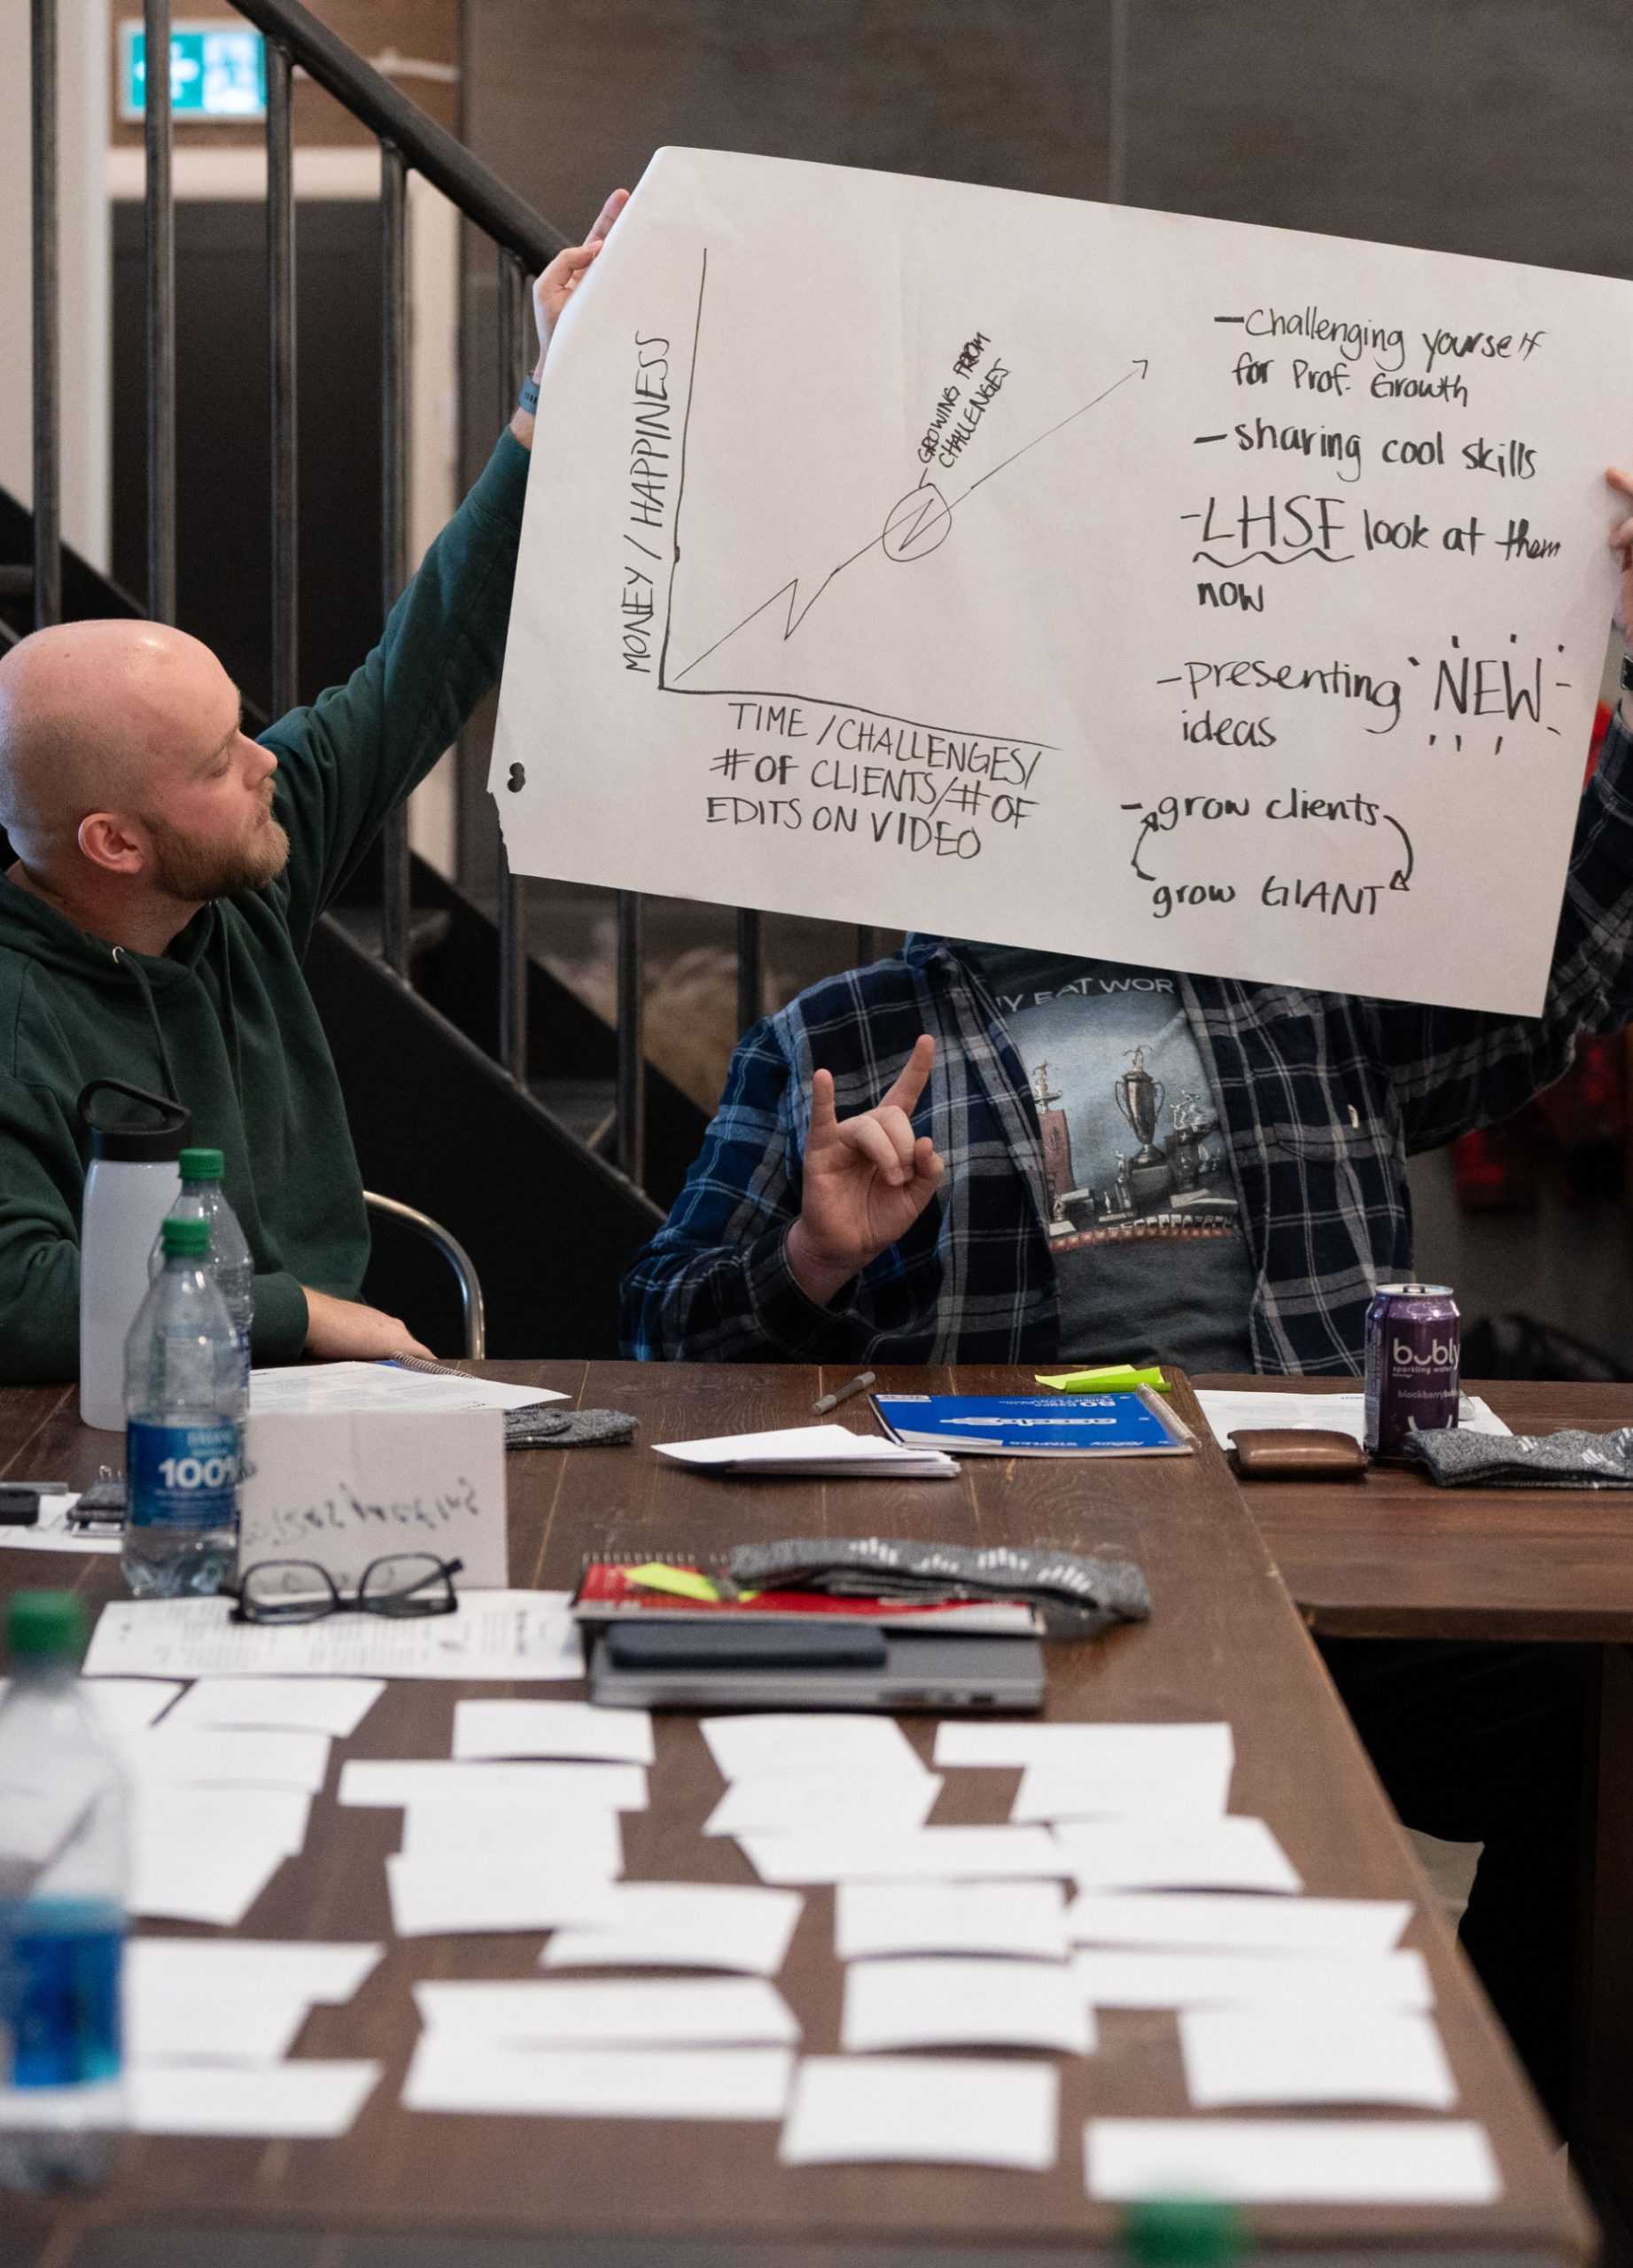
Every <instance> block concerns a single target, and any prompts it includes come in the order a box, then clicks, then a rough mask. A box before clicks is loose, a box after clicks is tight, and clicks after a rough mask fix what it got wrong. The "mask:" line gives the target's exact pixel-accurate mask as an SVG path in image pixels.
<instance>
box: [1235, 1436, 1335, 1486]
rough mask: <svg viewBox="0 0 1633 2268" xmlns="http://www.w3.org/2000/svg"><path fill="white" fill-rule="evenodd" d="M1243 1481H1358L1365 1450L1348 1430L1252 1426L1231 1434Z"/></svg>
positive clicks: (1237, 1467)
mask: <svg viewBox="0 0 1633 2268" xmlns="http://www.w3.org/2000/svg"><path fill="white" fill-rule="evenodd" d="M1231 1447H1232V1449H1233V1453H1234V1455H1235V1459H1236V1470H1237V1472H1239V1473H1240V1476H1241V1478H1242V1479H1243V1480H1360V1479H1361V1478H1362V1477H1363V1475H1364V1474H1365V1471H1366V1451H1365V1449H1363V1448H1362V1447H1361V1444H1360V1443H1359V1441H1356V1440H1355V1439H1354V1438H1353V1437H1352V1436H1351V1435H1350V1434H1349V1433H1324V1432H1319V1431H1317V1430H1316V1429H1315V1428H1313V1427H1309V1426H1303V1425H1253V1426H1248V1427H1246V1428H1244V1430H1243V1431H1242V1432H1240V1433H1233V1434H1232V1435H1231Z"/></svg>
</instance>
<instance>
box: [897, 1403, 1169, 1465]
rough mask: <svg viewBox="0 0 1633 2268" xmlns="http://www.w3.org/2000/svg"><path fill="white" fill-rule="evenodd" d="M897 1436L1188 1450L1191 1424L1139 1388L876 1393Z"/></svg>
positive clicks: (919, 1443)
mask: <svg viewBox="0 0 1633 2268" xmlns="http://www.w3.org/2000/svg"><path fill="white" fill-rule="evenodd" d="M873 1401H874V1408H875V1410H877V1411H878V1413H879V1417H880V1419H881V1421H882V1423H883V1426H884V1430H885V1431H886V1433H889V1434H890V1438H891V1439H892V1441H901V1442H904V1443H906V1445H907V1446H909V1447H911V1448H914V1449H918V1448H925V1449H945V1450H947V1451H948V1452H949V1453H950V1454H951V1455H952V1456H1189V1455H1190V1454H1191V1452H1192V1450H1193V1449H1194V1448H1195V1446H1196V1444H1195V1441H1194V1438H1193V1436H1192V1433H1191V1431H1190V1428H1189V1427H1188V1426H1187V1425H1186V1424H1185V1423H1184V1422H1183V1420H1182V1419H1180V1418H1178V1417H1175V1415H1174V1413H1173V1411H1172V1410H1170V1409H1169V1408H1168V1406H1167V1404H1166V1403H1165V1402H1163V1398H1162V1396H1161V1395H1160V1394H1153V1393H1152V1392H1151V1391H1150V1389H1149V1388H1148V1387H1141V1388H1140V1389H1139V1391H1138V1392H1137V1393H1134V1394H875V1396H874V1398H873Z"/></svg>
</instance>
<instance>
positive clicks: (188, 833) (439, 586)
mask: <svg viewBox="0 0 1633 2268" xmlns="http://www.w3.org/2000/svg"><path fill="white" fill-rule="evenodd" d="M625 202H626V193H625V192H624V191H623V190H618V191H616V192H615V193H614V195H613V196H612V197H610V198H609V199H608V201H607V203H606V205H605V206H604V207H603V210H602V212H601V214H600V215H599V216H598V218H597V220H596V222H595V227H594V229H592V230H591V232H590V235H589V237H588V238H587V241H586V242H585V243H584V244H583V245H579V246H576V247H575V248H573V249H572V250H571V251H568V252H563V253H562V254H561V255H560V257H559V258H558V259H556V260H554V261H552V263H551V264H550V266H549V267H548V268H546V270H545V272H544V274H543V275H542V276H540V278H539V281H538V283H537V284H536V285H535V286H534V292H533V300H534V314H535V318H536V321H537V323H538V329H539V338H540V351H539V361H538V367H537V369H535V372H534V376H535V378H536V377H538V375H539V373H540V371H542V369H543V366H544V361H545V356H546V355H547V353H548V351H549V345H550V338H551V336H552V333H553V331H554V329H555V325H556V321H557V319H558V317H559V315H560V314H561V311H562V309H563V307H564V306H565V305H566V302H567V299H568V298H569V297H570V296H571V294H572V291H573V290H574V288H575V286H576V285H577V283H579V279H580V278H581V277H582V276H584V275H585V274H586V273H587V270H588V268H589V266H590V263H591V262H592V260H594V259H595V255H596V253H597V252H599V251H600V249H601V246H602V244H603V242H604V240H605V238H606V235H607V232H608V230H609V229H610V228H611V226H612V224H613V222H614V221H616V219H617V218H618V213H619V212H620V211H621V210H622V208H623V206H624V204H625ZM532 442H533V417H532V415H531V414H530V413H529V412H527V411H526V410H523V409H518V411H517V415H516V416H515V417H514V418H512V420H511V422H510V426H509V432H508V433H507V434H505V435H502V437H501V439H500V441H499V446H498V447H497V448H496V450H495V451H494V456H493V458H492V460H491V461H490V462H489V463H488V466H487V468H486V470H485V471H484V473H483V474H482V477H481V478H480V479H479V480H478V483H477V485H476V486H475V487H474V488H473V489H472V490H471V492H470V495H469V496H468V497H467V498H466V499H465V501H464V503H463V505H462V506H461V508H460V509H459V511H458V513H457V514H456V515H455V517H454V519H453V520H452V521H451V522H450V523H449V524H448V525H447V527H446V528H445V529H444V530H443V532H442V533H441V535H440V536H439V538H438V539H437V540H436V542H435V543H434V544H432V548H431V549H430V550H429V551H428V552H427V554H426V555H425V559H424V563H423V564H422V566H421V568H420V571H419V572H418V574H417V575H416V577H415V579H414V580H413V581H412V583H410V584H409V586H408V589H407V590H406V591H405V592H404V593H403V595H402V597H401V598H400V600H399V601H398V602H397V604H396V606H395V607H394V608H393V610H392V614H391V618H390V620H389V621H388V622H387V624H386V625H385V634H384V635H383V637H382V639H381V641H380V643H379V645H378V646H377V648H376V649H375V650H374V652H373V653H372V654H370V655H369V658H368V660H367V661H366V662H364V664H362V668H361V669H359V670H358V671H356V672H354V675H353V676H352V677H351V679H350V680H348V681H347V682H346V684H345V685H343V686H338V687H332V688H331V689H330V691H329V692H327V693H325V694H323V695H321V696H320V697H319V699H318V700H317V701H316V702H315V703H313V705H312V706H311V707H310V708H309V709H296V710H293V711H291V713H290V714H289V715H288V716H287V717H284V718H280V719H279V721H278V722H277V723H276V725H274V726H272V727H271V729H270V730H269V731H268V732H267V733H266V734H263V735H262V737H261V739H260V740H259V741H254V740H251V739H250V738H249V737H248V736H247V735H246V734H245V732H244V730H243V725H242V717H241V710H240V703H239V698H238V693H237V687H235V686H234V685H233V683H232V681H231V680H230V679H229V677H228V675H227V672H225V670H223V669H222V665H221V664H220V663H219V662H218V661H217V660H216V658H215V656H214V655H213V654H212V653H211V652H210V651H209V649H208V648H207V647H205V646H202V645H200V644H199V642H198V640H197V639H196V638H190V637H188V636H187V635H186V634H185V633H183V632H181V631H179V630H171V629H167V628H165V627H163V626H162V625H159V624H157V623H149V622H80V623H70V624H66V625H62V626H61V627H59V628H56V629H51V630H43V631H37V632H36V633H35V634H34V636H33V637H31V638H25V639H24V640H23V641H21V643H20V644H19V645H18V646H16V647H14V648H13V649H12V651H11V652H10V653H9V654H7V655H6V656H4V658H3V659H0V826H3V827H4V829H5V831H6V834H7V835H9V837H10V839H11V843H12V850H13V851H14V853H15V854H16V862H15V864H14V865H12V866H11V867H10V868H9V869H8V870H7V871H6V873H5V874H4V877H0V1383H4V1384H13V1385H20V1384H26V1383H33V1382H39V1381H54V1380H58V1379H63V1380H66V1379H72V1378H73V1377H74V1374H75V1372H76V1371H77V1369H78V1363H79V1223H80V1212H81V1206H82V1197H83V1190H84V1171H85V1163H84V1159H85V1131H84V1129H83V1128H82V1126H81V1125H80V1124H79V1122H78V1120H77V1116H76V1111H75V1105H76V1101H77V1098H78V1096H79V1093H80V1091H81V1089H82V1087H83V1086H84V1085H85V1084H86V1082H87V1081H88V1080H90V1079H95V1078H102V1077H113V1078H120V1079H124V1080H128V1082H129V1083H130V1084H132V1085H133V1086H137V1087H142V1088H145V1089H147V1090H148V1091H152V1092H154V1093H159V1094H167V1095H171V1096H174V1097H175V1099H176V1100H178V1101H180V1102H183V1103H185V1104H186V1105H187V1107H188V1108H189V1109H190V1110H191V1113H192V1125H193V1138H194V1139H195V1140H196V1141H198V1142H201V1143H206V1144H208V1145H210V1146H212V1147H216V1148H219V1149H220V1150H222V1153H224V1157H225V1161H226V1189H227V1194H228V1197H229V1200H230V1201H231V1204H232V1207H233V1209H234V1211H235V1212H236V1213H237V1216H238V1218H239V1220H240V1222H241V1223H243V1226H244V1231H245V1235H246V1236H247V1238H248V1239H249V1242H250V1247H251V1250H252V1252H253V1254H254V1259H255V1271H256V1272H255V1317H254V1328H253V1354H254V1359H255V1360H256V1361H257V1362H258V1363H283V1362H293V1361H295V1360H296V1359H297V1358H298V1357H299V1356H301V1355H307V1356H312V1357H316V1358H320V1359H323V1358H326V1359H332V1360H338V1359H342V1358H346V1357H354V1358H357V1357H361V1358H364V1359H367V1358H369V1357H377V1356H379V1355H389V1354H398V1353H407V1352H414V1351H418V1352H424V1349H423V1348H418V1346H417V1342H416V1340H414V1339H412V1338H411V1337H410V1335H409V1333H408V1331H407V1330H406V1329H405V1327H404V1326H403V1324H400V1323H399V1322H397V1321H396V1320H395V1319H394V1318H393V1317H390V1316H386V1315H382V1314H381V1313H379V1311H378V1310H377V1309H373V1308H369V1307H366V1306H363V1305H362V1304H361V1303H360V1302H359V1301H358V1300H357V1297H356V1294H357V1292H358V1289H359V1287H360V1285H361V1284H362V1278H363V1270H364V1268H365V1266H366V1264H367V1262H368V1256H369V1230H368V1222H367V1216H366V1215H365V1212H364V1208H363V1202H362V1184H361V1180H360V1177H359V1174H358V1169H357V1161H356V1157H355V1154H354V1151H353V1148H352V1141H351V1136H350V1133H349V1131H348V1130H347V1127H346V1111H345V1107H344V1104H343V1102H342V1100H341V1096H340V1090H339V1084H338V1080H337V1078H336V1076H335V1069H334V1064H333V1061H332V1060H331V1058H330V1052H329V1046H328V1043H327V1041H326V1040H325V1038H324V1037H323V1028H322V1026H321V1024H320V1023H319V1021H318V1017H317V1012H316V1009H315V1006H314V1004H313V1001H312V998H311V995H310V993H309V992H308V991H307V985H306V981H305V978H304V976H303V975H302V974H301V966H300V964H301V961H302V959H303V958H304V955H305V952H306V948H307V944H308V942H309V940H310V937H311V935H312V931H313V928H314V925H315V922H316V921H317V920H318V918H319V916H320V915H321V914H322V913H323V910H324V908H325V906H326V905H328V904H329V903H330V900H331V899H332V898H333V897H334V895H335V893H336V891H337V890H338V889H339V887H340V885H341V884H342V882H344V881H345V880H346V876H347V875H348V874H350V872H351V871H352V869H353V867H354V866H355V864H356V862H357V860H358V858H360V857H361V856H362V853H363V851H364V850H366V849H367V848H368V846H369V843H370V842H371V841H372V840H373V838H374V836H375V835H376V834H377V831H378V828H379V827H380V824H381V822H382V821H383V820H384V819H385V816H386V814H387V813H388V812H390V811H391V810H392V809H393V806H394V805H395V804H399V803H400V802H401V800H402V799H403V798H404V797H405V796H408V794H409V793H410V791H411V790H412V789H413V788H415V787H416V785H417V784H418V782H419V781H421V780H422V779H423V778H424V776H425V774H426V773H428V772H429V771H430V769H431V767H432V765H433V764H435V762H436V761H437V758H438V757H439V756H440V755H441V753H442V751H443V750H445V749H446V748H447V746H448V745H449V743H450V742H452V741H453V740H454V738H455V735H456V734H457V733H458V731H459V729H460V726H462V725H463V722H464V720H465V718H466V717H467V716H468V715H469V714H470V711H471V709H472V708H473V707H474V705H475V703H477V701H478V699H479V698H480V697H481V695H482V694H483V693H485V692H486V690H487V688H488V687H489V686H490V685H491V684H492V683H493V682H494V679H495V677H496V676H497V674H498V672H499V665H500V661H501V658H502V654H503V650H504V637H505V626H506V622H507V619H508V617H509V607H510V587H511V581H512V579H513V576H514V573H515V568H516V549H517V537H518V535H519V532H520V528H521V518H522V503H523V498H524V495H525V488H526V476H527V454H526V453H527V451H528V449H529V448H530V447H531V446H532Z"/></svg>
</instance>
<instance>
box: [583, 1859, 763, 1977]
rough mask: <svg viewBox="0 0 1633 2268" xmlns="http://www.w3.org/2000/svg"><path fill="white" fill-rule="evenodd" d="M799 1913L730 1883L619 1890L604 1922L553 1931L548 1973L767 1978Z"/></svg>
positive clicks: (634, 1885)
mask: <svg viewBox="0 0 1633 2268" xmlns="http://www.w3.org/2000/svg"><path fill="white" fill-rule="evenodd" d="M804 1906H805V1899H803V1898H801V1897H800V1896H799V1894H798V1892H797V1891H789V1890H755V1889H751V1888H749V1887H747V1886H745V1885H742V1884H735V1883H645V1882H634V1883H619V1884H616V1885H615V1886H614V1889H613V1892H612V1897H611V1901H610V1906H609V1907H608V1911H607V1916H606V1918H605V1919H604V1920H603V1921H599V1922H595V1923H594V1924H593V1925H592V1926H590V1927H587V1928H584V1929H577V1930H557V1931H556V1935H555V1936H554V1937H553V1938H551V1939H550V1942H549V1944H548V1946H546V1947H545V1949H544V1952H543V1953H541V1954H540V1960H541V1961H542V1962H543V1964H544V1966H545V1968H547V1969H735V1970H738V1971H740V1972H741V1973H743V1974H744V1975H747V1976H754V1977H774V1976H775V1975H776V1973H777V1971H778V1969H781V1968H782V1963H783V1961H784V1959H785V1958H786V1957H787V1953H788V1949H789V1939H790V1938H792V1936H793V1934H794V1929H795V1925H796V1923H797V1922H798V1920H799V1916H800V1913H801V1911H802V1909H803V1907H804Z"/></svg>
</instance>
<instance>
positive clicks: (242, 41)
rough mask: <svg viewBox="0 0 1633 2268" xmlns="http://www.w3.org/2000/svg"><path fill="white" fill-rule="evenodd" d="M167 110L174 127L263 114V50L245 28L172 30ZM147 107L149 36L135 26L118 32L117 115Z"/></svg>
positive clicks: (138, 113) (185, 26) (135, 114)
mask: <svg viewBox="0 0 1633 2268" xmlns="http://www.w3.org/2000/svg"><path fill="white" fill-rule="evenodd" d="M170 107H171V110H172V111H173V112H174V113H175V118H176V120H177V122H178V123H180V122H182V121H183V120H186V121H189V122H191V123H204V124H219V123H221V122H222V121H223V120H226V121H229V122H230V121H232V120H239V119H257V118H265V116H266V115H267V50H266V44H265V43H264V41H263V40H262V38H261V34H260V33H259V32H257V31H251V30H250V29H249V27H248V26H247V25H242V24H226V23H177V24H172V26H171V27H170ZM146 108H147V34H146V32H145V31H144V28H143V27H142V25H141V23H140V22H139V21H136V20H133V21H129V22H127V23H122V24H121V26H120V27H119V114H120V116H121V118H123V119H138V118H141V117H142V116H143V114H144V112H145V110H146Z"/></svg>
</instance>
